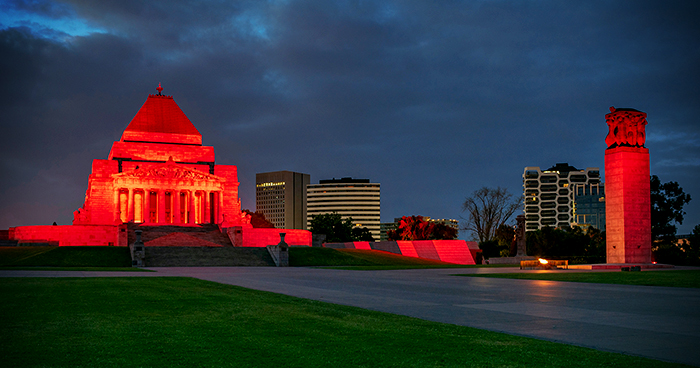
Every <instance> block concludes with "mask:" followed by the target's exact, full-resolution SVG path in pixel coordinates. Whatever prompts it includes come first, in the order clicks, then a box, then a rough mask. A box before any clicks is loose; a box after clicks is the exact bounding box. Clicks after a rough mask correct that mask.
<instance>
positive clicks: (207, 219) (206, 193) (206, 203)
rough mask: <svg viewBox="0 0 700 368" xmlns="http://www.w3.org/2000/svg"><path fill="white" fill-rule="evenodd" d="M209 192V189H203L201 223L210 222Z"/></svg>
mask: <svg viewBox="0 0 700 368" xmlns="http://www.w3.org/2000/svg"><path fill="white" fill-rule="evenodd" d="M209 193H211V192H210V191H208V190H206V191H204V206H203V207H204V216H202V223H204V224H209V223H211V216H209V215H210V213H211V201H210V200H209Z"/></svg>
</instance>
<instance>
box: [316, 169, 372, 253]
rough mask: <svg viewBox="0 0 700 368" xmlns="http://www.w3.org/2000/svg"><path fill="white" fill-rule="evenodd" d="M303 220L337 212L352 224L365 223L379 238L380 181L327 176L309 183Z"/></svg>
mask: <svg viewBox="0 0 700 368" xmlns="http://www.w3.org/2000/svg"><path fill="white" fill-rule="evenodd" d="M306 192H307V194H306V196H307V224H308V225H310V224H311V216H313V215H321V214H325V213H333V212H337V213H338V214H339V215H340V216H341V217H342V218H343V219H346V218H348V217H351V218H352V222H353V224H354V225H355V226H360V227H366V228H367V229H368V230H369V231H370V233H371V234H372V237H374V239H375V240H379V238H380V228H379V218H380V212H381V211H380V207H381V201H380V184H379V183H370V181H369V179H352V178H342V179H329V180H320V181H319V183H318V184H309V185H308V186H307V190H306Z"/></svg>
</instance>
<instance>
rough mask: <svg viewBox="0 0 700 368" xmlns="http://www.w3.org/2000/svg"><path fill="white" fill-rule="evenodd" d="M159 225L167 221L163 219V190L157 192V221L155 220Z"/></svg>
mask: <svg viewBox="0 0 700 368" xmlns="http://www.w3.org/2000/svg"><path fill="white" fill-rule="evenodd" d="M156 222H157V223H159V224H165V223H166V222H167V220H166V219H165V190H162V189H160V190H158V219H157V220H156Z"/></svg>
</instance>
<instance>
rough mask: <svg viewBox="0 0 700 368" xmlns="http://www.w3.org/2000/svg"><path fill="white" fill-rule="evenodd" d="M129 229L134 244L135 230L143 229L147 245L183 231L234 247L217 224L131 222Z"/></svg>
mask: <svg viewBox="0 0 700 368" xmlns="http://www.w3.org/2000/svg"><path fill="white" fill-rule="evenodd" d="M127 229H128V244H133V243H134V242H135V241H136V234H135V233H134V231H135V230H141V231H142V233H141V241H143V243H144V244H146V246H148V242H150V241H153V240H156V239H158V238H161V237H164V236H167V235H171V234H173V233H182V234H185V235H188V236H190V237H194V238H197V239H200V240H203V241H205V242H209V243H214V244H216V245H219V246H222V247H232V246H233V244H231V240H230V239H229V238H228V235H227V234H225V233H222V232H221V231H220V230H219V226H218V225H216V224H202V225H199V226H176V225H165V226H139V225H138V224H129V225H128V226H127Z"/></svg>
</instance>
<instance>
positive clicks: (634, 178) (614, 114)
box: [605, 107, 651, 263]
mask: <svg viewBox="0 0 700 368" xmlns="http://www.w3.org/2000/svg"><path fill="white" fill-rule="evenodd" d="M610 111H611V112H610V114H607V115H605V118H606V121H607V123H608V126H609V128H610V133H608V136H607V137H606V139H605V141H606V143H607V144H608V149H607V150H605V227H606V253H607V262H608V263H650V262H651V200H650V188H649V178H650V176H649V150H648V149H647V148H645V147H644V142H645V140H646V133H645V125H646V124H647V121H646V114H645V113H643V112H641V111H637V110H634V109H615V108H613V107H611V108H610Z"/></svg>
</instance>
